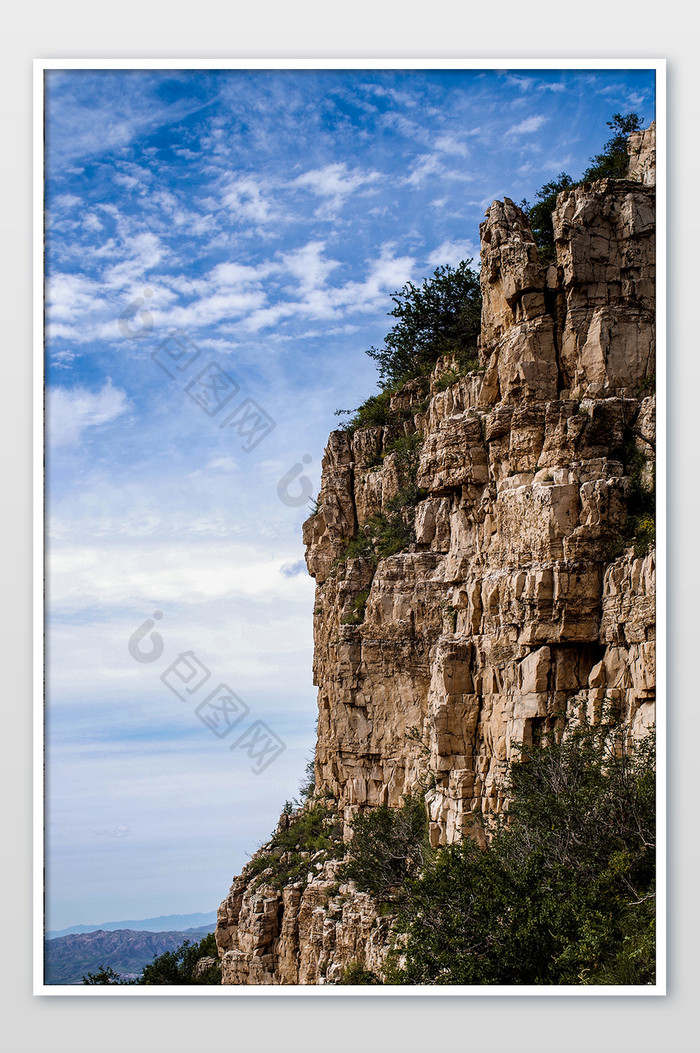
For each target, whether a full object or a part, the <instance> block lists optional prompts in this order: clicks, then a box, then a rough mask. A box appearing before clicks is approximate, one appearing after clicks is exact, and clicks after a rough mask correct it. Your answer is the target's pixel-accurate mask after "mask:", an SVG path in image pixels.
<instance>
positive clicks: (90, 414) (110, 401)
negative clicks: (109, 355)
mask: <svg viewBox="0 0 700 1053" xmlns="http://www.w3.org/2000/svg"><path fill="white" fill-rule="evenodd" d="M127 409H128V400H127V396H126V392H125V391H121V390H120V389H119V388H115V387H114V386H113V385H112V381H111V379H110V378H109V377H108V378H107V383H106V384H105V385H104V386H103V387H102V388H100V390H99V391H87V390H86V389H85V388H81V387H75V388H52V389H50V391H49V401H48V407H47V412H46V423H47V428H48V442H49V446H50V447H51V448H57V447H60V446H71V445H74V444H76V443H79V442H80V441H81V440H82V438H83V434H84V432H85V431H86V430H87V429H89V428H96V427H99V426H101V425H104V424H109V423H110V422H111V421H114V420H116V419H117V417H121V415H122V414H123V413H125V412H126V410H127Z"/></svg>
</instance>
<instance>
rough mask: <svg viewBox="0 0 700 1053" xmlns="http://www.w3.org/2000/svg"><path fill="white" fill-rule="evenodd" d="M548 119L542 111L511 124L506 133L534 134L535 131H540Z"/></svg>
mask: <svg viewBox="0 0 700 1053" xmlns="http://www.w3.org/2000/svg"><path fill="white" fill-rule="evenodd" d="M546 120H547V118H546V117H544V116H543V115H542V114H540V113H537V114H533V115H532V116H531V117H526V118H525V120H524V121H520V122H519V123H518V124H513V125H511V127H510V128H509V129H508V131H507V132H506V134H507V135H532V133H533V132H536V131H539V129H540V128H541V127H542V125H543V124H544V123H545V121H546Z"/></svg>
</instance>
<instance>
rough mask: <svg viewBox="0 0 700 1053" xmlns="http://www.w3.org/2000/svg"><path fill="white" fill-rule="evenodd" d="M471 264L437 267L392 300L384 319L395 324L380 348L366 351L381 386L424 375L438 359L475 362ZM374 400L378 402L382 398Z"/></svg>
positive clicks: (475, 289)
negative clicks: (431, 274) (451, 355)
mask: <svg viewBox="0 0 700 1053" xmlns="http://www.w3.org/2000/svg"><path fill="white" fill-rule="evenodd" d="M471 262H472V261H471V260H463V261H462V262H461V263H460V264H459V265H458V266H457V267H451V266H450V265H449V264H448V265H447V266H443V267H438V268H436V270H435V271H434V273H433V276H432V277H431V278H425V279H424V280H423V283H422V284H421V285H414V284H413V282H407V283H406V285H404V287H403V289H401V291H400V292H397V293H395V294H394V295H393V296H392V300H393V302H394V308H393V310H392V311H390V312H389V315H390V317H392V318H396V319H398V321H397V323H396V325H395V326H394V327H393V328H392V329H391V330H390V332H389V333H387V335H386V336H385V338H384V346H383V347H380V348H377V347H371V348H370V349H369V350H368V352H367V354H368V355H369V356H370V358H373V359H374V360H375V362H376V363H377V365H378V368H379V375H380V378H381V384H382V387H384V388H385V389H386V388H391V387H395V386H398V385H400V384H402V383H404V382H405V381H406V380H409V379H411V378H412V377H417V376H421V375H424V374H427V373H429V372H430V370H431V369H432V368H433V366H434V365H435V362H436V361H437V360H438V358H439V357H440V356H441V355H448V354H454V355H457V356H458V357H459V358H461V359H462V360H463V361H464V362H465V363H467V362H471V361H474V360H475V358H476V341H477V337H478V336H479V331H480V325H481V288H480V285H479V276H478V274H477V273H476V271H473V270H472V269H471V268H470V264H471ZM374 398H375V401H376V402H377V403H380V402H381V396H375V397H374Z"/></svg>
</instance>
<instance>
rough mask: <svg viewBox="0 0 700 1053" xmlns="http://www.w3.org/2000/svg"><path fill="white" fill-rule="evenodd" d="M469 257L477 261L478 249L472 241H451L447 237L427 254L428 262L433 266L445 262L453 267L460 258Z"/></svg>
mask: <svg viewBox="0 0 700 1053" xmlns="http://www.w3.org/2000/svg"><path fill="white" fill-rule="evenodd" d="M469 259H475V260H476V261H477V262H478V259H479V250H478V248H477V247H476V246H475V245H474V242H473V241H469V239H467V240H465V241H451V240H450V239H449V238H447V239H446V240H445V241H443V242H442V244H441V245H438V247H437V248H436V249H435V251H434V252H432V253H431V254H430V256H428V263H430V264H431V265H432V266H433V267H439V266H440V265H442V264H447V263H449V264H450V265H451V266H452V267H455V266H456V265H457V264H458V263H461V262H462V260H469Z"/></svg>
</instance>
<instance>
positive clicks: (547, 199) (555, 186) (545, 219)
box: [521, 113, 642, 267]
mask: <svg viewBox="0 0 700 1053" xmlns="http://www.w3.org/2000/svg"><path fill="white" fill-rule="evenodd" d="M605 123H606V124H607V126H608V128H610V130H611V131H612V132H613V133H614V134H613V136H612V137H611V138H610V139H608V141H607V143H606V144H605V146H604V147H603V150H602V152H601V153H599V154H596V155H595V157H592V158H591V159H590V163H589V166H588V168H587V169H586V170H585V172H584V173H583V175H582V176H581V178H580V179H579V180H574V179H572V178H571V176H570V175H569V174H568V173H567V172H561V173H560V174H559V175H558V176H557V178H556V179H552V180H551V181H550V182H549V183H545V184H544V186H541V187H540V189H539V190H538V191H537V193H536V194H535V203H534V205H529V204H528V202H527V201H525V200H524V201H522V203H521V207H522V209H523V211H524V212H525V213H526V214H527V217H528V219H529V220H530V226H531V227H532V233H533V235H534V238H535V243H536V245H537V247H538V249H539V250H540V259H541V260H542V263H543V264H544V265H545V267H546V266H548V265H549V264H550V263H554V261H555V259H556V253H555V250H554V227H553V226H552V212H553V211H554V209H555V208H556V207H557V195H558V194H559V193H560V192H561V191H562V190H567V189H569V188H570V187H575V186H579V185H580V184H581V183H592V182H594V180H596V179H624V178H625V176H626V175H627V172H628V170H629V160H630V159H629V154H628V152H627V139H628V137H629V136H630V135H631V134H632V132H638V131H639V130H640V128H641V127H642V121H641V118H640V117H639V115H638V114H636V113H628V114H625V115H624V116H623V115H622V114H621V113H616V114H614V115H613V118H612V120H611V121H606V122H605Z"/></svg>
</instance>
